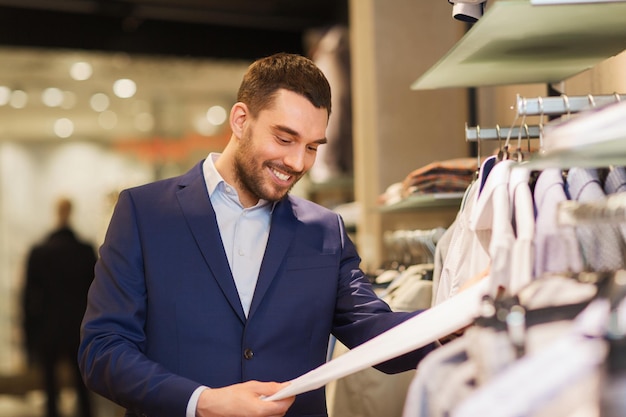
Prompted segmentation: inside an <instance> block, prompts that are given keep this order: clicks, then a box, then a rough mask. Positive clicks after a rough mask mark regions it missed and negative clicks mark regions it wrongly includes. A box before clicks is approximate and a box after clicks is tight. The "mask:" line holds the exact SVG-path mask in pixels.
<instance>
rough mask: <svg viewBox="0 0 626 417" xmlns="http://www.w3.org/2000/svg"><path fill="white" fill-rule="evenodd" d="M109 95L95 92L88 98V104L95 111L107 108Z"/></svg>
mask: <svg viewBox="0 0 626 417" xmlns="http://www.w3.org/2000/svg"><path fill="white" fill-rule="evenodd" d="M109 104H110V100H109V96H107V95H106V94H104V93H96V94H94V95H93V96H91V98H90V99H89V105H90V106H91V108H92V109H94V110H95V111H97V112H101V111H105V110H106V109H108V108H109Z"/></svg>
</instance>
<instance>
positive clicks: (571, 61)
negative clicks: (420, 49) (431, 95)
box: [411, 0, 626, 90]
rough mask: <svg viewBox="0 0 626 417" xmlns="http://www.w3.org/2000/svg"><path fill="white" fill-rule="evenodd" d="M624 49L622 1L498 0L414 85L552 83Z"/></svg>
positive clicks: (625, 22) (625, 11)
mask: <svg viewBox="0 0 626 417" xmlns="http://www.w3.org/2000/svg"><path fill="white" fill-rule="evenodd" d="M624 49H626V2H625V1H619V2H608V3H596V4H558V5H540V6H539V5H532V4H531V2H530V1H529V0H500V1H496V2H494V3H493V4H492V5H490V6H489V7H488V8H487V10H486V12H485V14H484V15H483V16H482V17H481V19H480V20H479V21H478V22H477V23H476V24H474V26H473V27H472V28H471V29H470V30H469V31H468V32H467V33H466V34H465V36H464V37H463V38H462V39H461V40H460V41H459V42H458V43H457V44H456V45H455V46H454V47H453V48H452V49H451V50H450V51H449V52H448V53H447V54H446V55H445V56H444V57H443V58H442V59H441V60H440V61H439V62H437V63H436V64H435V65H434V66H433V67H432V68H431V69H429V70H428V71H427V72H426V73H424V74H423V75H422V76H421V77H420V78H419V79H417V80H416V81H415V82H414V83H413V84H412V85H411V89H413V90H428V89H437V88H447V87H478V86H488V85H504V84H523V83H554V82H560V81H563V80H565V79H567V78H569V77H571V76H573V75H575V74H577V73H579V72H582V71H584V70H587V69H589V68H591V67H593V66H595V65H596V64H598V63H599V62H601V61H603V60H605V59H607V58H609V57H611V56H614V55H617V54H619V53H620V52H622V51H623V50H624Z"/></svg>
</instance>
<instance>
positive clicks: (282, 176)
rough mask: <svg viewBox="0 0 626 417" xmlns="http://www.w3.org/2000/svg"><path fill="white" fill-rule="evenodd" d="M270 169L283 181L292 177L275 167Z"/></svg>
mask: <svg viewBox="0 0 626 417" xmlns="http://www.w3.org/2000/svg"><path fill="white" fill-rule="evenodd" d="M270 171H272V173H273V174H274V176H275V177H276V178H278V179H279V180H281V181H289V179H290V178H291V175H287V174H283V173H282V172H279V171H277V170H276V169H274V168H270Z"/></svg>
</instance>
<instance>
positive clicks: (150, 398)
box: [78, 191, 200, 417]
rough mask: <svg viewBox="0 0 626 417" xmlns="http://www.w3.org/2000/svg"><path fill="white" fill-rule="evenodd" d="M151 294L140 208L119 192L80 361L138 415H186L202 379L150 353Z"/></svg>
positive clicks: (88, 375)
mask: <svg viewBox="0 0 626 417" xmlns="http://www.w3.org/2000/svg"><path fill="white" fill-rule="evenodd" d="M146 307H147V294H146V285H145V278H144V270H143V257H142V242H141V239H140V233H139V230H138V224H137V213H136V212H135V207H134V204H133V201H132V197H131V195H130V193H129V192H127V191H124V192H122V193H121V194H120V197H119V200H118V203H117V205H116V208H115V211H114V213H113V217H112V219H111V222H110V225H109V229H108V231H107V235H106V237H105V241H104V244H103V245H102V247H101V249H100V257H99V258H98V261H97V263H96V267H95V278H94V281H93V283H92V285H91V288H90V290H89V295H88V305H87V309H86V312H85V316H84V318H83V323H82V326H81V344H80V349H79V353H78V360H79V366H80V369H81V372H82V375H83V379H84V380H85V383H86V384H87V386H88V387H89V388H90V389H92V390H93V391H94V392H96V393H99V394H100V395H103V396H104V397H106V398H109V399H110V400H112V401H114V402H116V403H118V404H120V405H122V406H124V407H126V408H127V409H129V410H132V411H133V412H135V413H136V414H138V415H149V416H164V417H165V416H174V415H185V409H186V407H187V402H188V400H189V398H190V396H191V394H192V392H193V391H194V390H195V389H196V388H197V387H198V386H199V385H200V384H198V383H196V382H193V381H190V380H189V379H187V378H183V377H181V376H178V375H175V374H173V373H171V372H169V371H168V370H167V369H165V368H164V367H163V366H161V365H159V364H158V363H156V362H154V361H151V360H150V359H149V358H148V357H147V356H146V355H145V341H146V335H145V332H144V328H145V321H146Z"/></svg>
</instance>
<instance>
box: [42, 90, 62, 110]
mask: <svg viewBox="0 0 626 417" xmlns="http://www.w3.org/2000/svg"><path fill="white" fill-rule="evenodd" d="M41 101H42V102H43V104H45V105H46V106H48V107H59V106H60V105H61V103H63V92H62V91H61V90H59V89H58V88H55V87H50V88H46V89H45V90H43V93H42V94H41Z"/></svg>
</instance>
